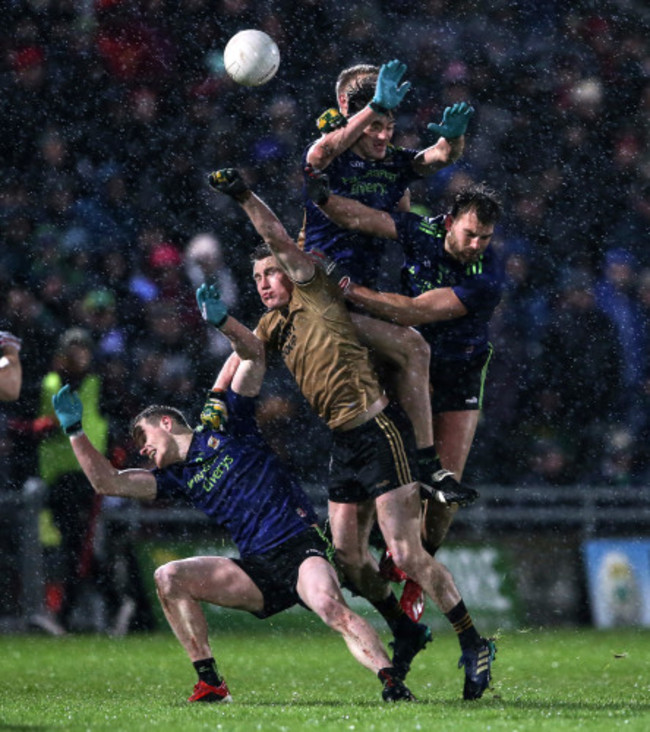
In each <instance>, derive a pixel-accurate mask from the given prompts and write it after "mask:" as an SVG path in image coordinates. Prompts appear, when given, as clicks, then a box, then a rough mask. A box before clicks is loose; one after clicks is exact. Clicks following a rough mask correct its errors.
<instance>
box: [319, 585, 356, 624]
mask: <svg viewBox="0 0 650 732" xmlns="http://www.w3.org/2000/svg"><path fill="white" fill-rule="evenodd" d="M313 604H314V606H313V608H312V610H313V611H314V612H315V613H316V614H317V615H318V617H319V618H320V619H321V620H322V621H323V622H324V623H325V624H326V625H327V626H329V627H330V628H334V629H335V630H336V629H338V628H340V627H342V625H343V622H344V619H345V617H346V614H347V613H348V612H349V611H348V608H347V606H346V605H344V604H343V602H342V601H341V600H340V599H339V598H336V597H333V596H332V595H330V594H329V593H327V592H323V593H321V594H320V595H319V596H318V597H317V598H316V599H315V601H314V603H313Z"/></svg>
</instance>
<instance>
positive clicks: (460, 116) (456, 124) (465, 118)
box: [427, 102, 474, 140]
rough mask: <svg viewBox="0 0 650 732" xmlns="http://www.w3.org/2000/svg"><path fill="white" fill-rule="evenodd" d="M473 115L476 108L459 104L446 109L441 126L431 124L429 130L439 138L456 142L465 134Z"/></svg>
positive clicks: (428, 126)
mask: <svg viewBox="0 0 650 732" xmlns="http://www.w3.org/2000/svg"><path fill="white" fill-rule="evenodd" d="M473 114H474V107H470V105H469V104H467V102H457V103H456V104H454V105H453V106H452V107H446V108H445V111H444V112H443V113H442V122H441V123H440V124H439V125H437V124H435V123H434V122H429V124H428V125H427V129H428V130H430V131H431V132H433V133H435V134H436V135H438V137H444V138H445V139H446V140H455V139H456V138H458V137H461V136H462V135H464V134H465V131H466V130H467V125H468V124H469V121H470V119H471V117H472V115H473Z"/></svg>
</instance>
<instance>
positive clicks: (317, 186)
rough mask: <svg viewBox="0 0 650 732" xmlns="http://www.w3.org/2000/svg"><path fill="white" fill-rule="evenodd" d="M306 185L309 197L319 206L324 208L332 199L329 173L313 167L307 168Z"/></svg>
mask: <svg viewBox="0 0 650 732" xmlns="http://www.w3.org/2000/svg"><path fill="white" fill-rule="evenodd" d="M305 183H306V188H307V195H308V196H309V198H311V200H312V201H313V202H314V203H315V204H316V205H317V206H323V205H324V204H325V203H327V199H328V198H329V197H330V193H331V192H332V191H331V190H330V179H329V176H328V175H327V173H323V171H322V170H318V168H314V167H313V166H312V165H307V166H306V167H305Z"/></svg>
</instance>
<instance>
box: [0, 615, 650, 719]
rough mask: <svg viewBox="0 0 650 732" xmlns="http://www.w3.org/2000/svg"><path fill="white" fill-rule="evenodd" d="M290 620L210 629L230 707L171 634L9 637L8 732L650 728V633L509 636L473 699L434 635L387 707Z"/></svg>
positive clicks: (357, 673)
mask: <svg viewBox="0 0 650 732" xmlns="http://www.w3.org/2000/svg"><path fill="white" fill-rule="evenodd" d="M285 617H287V618H288V620H283V621H280V620H275V621H273V622H271V621H266V622H259V621H255V623H254V624H253V622H251V624H250V625H249V626H248V627H247V625H246V623H243V624H242V623H240V622H238V623H236V624H235V625H233V626H232V628H231V629H230V630H228V631H227V632H224V633H221V634H219V633H218V632H213V633H212V634H211V636H212V645H213V650H214V653H215V656H216V657H217V660H218V664H219V668H220V670H221V671H222V673H223V674H224V675H225V677H226V679H227V681H228V685H229V687H230V690H231V692H232V694H233V697H234V702H233V703H232V704H229V705H207V704H206V705H199V704H193V705H190V704H187V702H186V701H185V700H186V698H187V696H189V694H190V693H191V690H192V686H193V685H194V682H195V675H194V670H193V669H192V667H191V665H190V663H189V661H188V660H187V658H186V657H185V655H184V653H183V651H182V649H181V647H180V646H179V645H178V643H177V642H176V640H175V639H174V637H173V636H172V635H171V634H169V633H156V634H150V635H144V634H143V635H131V636H128V637H126V638H124V639H120V640H112V639H109V638H107V637H104V636H92V635H77V636H68V637H64V638H47V637H42V636H36V635H25V636H4V637H0V689H1V691H0V730H57V729H59V730H77V729H78V730H97V729H111V730H129V731H130V730H145V729H146V730H150V729H152V728H156V729H159V730H182V731H183V732H192V731H193V730H228V732H232V731H239V730H265V731H266V730H305V729H306V730H309V729H318V730H377V731H384V730H385V731H386V732H388V731H390V732H394V731H395V730H428V729H435V730H436V732H444V731H445V730H459V729H460V730H463V732H467V731H469V732H471V731H472V730H511V731H514V730H533V729H534V730H576V729H585V730H612V729H619V728H620V729H627V730H644V732H645V731H646V730H648V729H650V682H649V680H648V670H649V666H648V659H650V631H648V630H643V631H641V630H628V629H626V630H617V631H615V632H614V631H607V632H605V631H596V630H591V629H583V630H530V631H527V632H523V631H520V632H507V633H503V634H502V635H501V636H500V637H498V641H497V645H498V653H497V660H496V662H495V664H494V667H493V676H494V679H493V687H492V689H490V690H488V691H487V692H486V694H485V695H484V697H483V699H481V700H479V701H475V702H464V701H463V700H462V698H461V690H462V682H463V674H462V671H460V670H458V669H457V668H456V663H457V661H458V657H459V650H458V644H457V641H456V639H455V637H454V635H453V633H451V632H450V631H449V632H444V633H438V634H437V636H436V638H435V640H434V642H433V643H432V644H431V645H429V646H428V647H427V649H426V650H425V651H424V652H423V653H422V654H421V655H420V656H418V658H417V659H416V660H415V662H414V664H413V670H412V671H411V674H410V675H409V679H408V683H409V686H410V688H411V689H412V690H413V692H414V693H415V695H416V696H417V697H418V699H419V702H418V703H417V704H398V705H389V704H385V703H384V702H382V701H381V697H380V691H381V687H380V684H379V681H378V680H376V679H374V678H373V676H372V674H371V673H370V672H368V671H366V670H365V669H363V668H361V667H360V666H358V665H357V664H356V663H355V662H354V661H353V660H352V658H351V656H349V654H348V653H347V651H346V649H345V646H344V644H343V643H342V642H341V641H340V639H339V638H338V637H337V636H336V635H334V634H331V633H329V632H328V631H327V630H326V629H325V630H324V631H322V630H321V629H320V628H319V627H318V626H316V625H315V624H313V625H312V624H311V622H310V623H309V624H308V625H305V624H304V621H303V622H302V623H300V622H299V623H294V622H292V617H291V615H288V616H285ZM307 617H308V616H307Z"/></svg>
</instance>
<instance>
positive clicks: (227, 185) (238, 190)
mask: <svg viewBox="0 0 650 732" xmlns="http://www.w3.org/2000/svg"><path fill="white" fill-rule="evenodd" d="M208 183H209V184H210V186H211V187H212V188H214V190H215V191H219V193H225V194H226V195H227V196H230V197H231V198H234V199H235V200H237V201H241V200H243V198H244V195H245V194H246V193H248V187H247V186H246V183H244V179H243V178H242V177H241V173H240V172H239V171H238V170H237V168H222V169H221V170H215V171H214V172H212V173H210V175H209V176H208Z"/></svg>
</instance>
